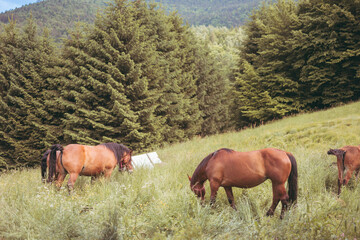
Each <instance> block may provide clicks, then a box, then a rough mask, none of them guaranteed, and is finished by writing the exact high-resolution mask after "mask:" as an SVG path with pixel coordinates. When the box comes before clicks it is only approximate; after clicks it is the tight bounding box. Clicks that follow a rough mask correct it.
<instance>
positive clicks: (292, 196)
mask: <svg viewBox="0 0 360 240" xmlns="http://www.w3.org/2000/svg"><path fill="white" fill-rule="evenodd" d="M286 155H287V156H288V157H289V159H290V162H291V171H290V175H289V178H288V195H289V202H290V204H292V203H295V202H296V199H297V193H298V170H297V163H296V159H295V157H294V156H293V155H292V154H291V153H286Z"/></svg>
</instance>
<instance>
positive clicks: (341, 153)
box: [327, 149, 346, 173]
mask: <svg viewBox="0 0 360 240" xmlns="http://www.w3.org/2000/svg"><path fill="white" fill-rule="evenodd" d="M345 153H346V151H345V150H342V149H330V150H329V151H328V152H327V154H328V155H335V156H336V158H337V159H338V162H339V163H340V169H341V170H342V172H343V173H344V171H345V164H344V160H345Z"/></svg>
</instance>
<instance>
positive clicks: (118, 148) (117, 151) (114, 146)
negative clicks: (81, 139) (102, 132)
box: [100, 142, 130, 163]
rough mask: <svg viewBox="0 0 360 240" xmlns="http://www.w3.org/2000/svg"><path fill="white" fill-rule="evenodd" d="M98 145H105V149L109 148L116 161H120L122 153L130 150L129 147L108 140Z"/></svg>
mask: <svg viewBox="0 0 360 240" xmlns="http://www.w3.org/2000/svg"><path fill="white" fill-rule="evenodd" d="M100 145H102V146H105V147H106V148H107V149H109V150H111V151H112V152H113V153H114V155H115V158H116V161H117V162H118V163H119V162H120V160H121V158H122V157H123V155H124V153H129V152H130V149H129V148H128V147H126V146H125V145H123V144H118V143H113V142H109V143H102V144H100Z"/></svg>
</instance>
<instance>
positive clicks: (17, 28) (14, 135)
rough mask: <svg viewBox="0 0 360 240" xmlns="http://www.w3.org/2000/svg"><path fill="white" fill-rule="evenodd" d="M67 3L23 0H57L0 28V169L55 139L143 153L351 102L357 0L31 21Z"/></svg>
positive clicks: (110, 8)
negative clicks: (197, 13) (205, 13)
mask: <svg viewBox="0 0 360 240" xmlns="http://www.w3.org/2000/svg"><path fill="white" fill-rule="evenodd" d="M75 2H82V1H71V0H47V1H41V2H38V3H36V4H34V5H28V6H26V7H25V8H31V7H34V6H38V7H39V9H40V6H41V4H45V3H46V4H47V3H49V4H54V6H55V7H54V8H45V10H46V11H48V12H49V13H46V12H44V13H43V14H40V15H39V13H36V11H30V12H31V14H29V9H28V10H22V9H17V10H15V11H14V13H15V12H16V11H18V12H19V13H21V11H25V12H24V17H23V18H24V19H26V20H25V22H24V21H22V20H20V18H19V17H17V16H16V15H15V14H14V15H13V17H11V18H10V19H9V22H8V23H6V24H4V25H3V26H2V27H1V32H0V169H8V168H14V167H22V166H36V165H37V164H39V161H40V156H41V153H42V152H43V151H45V150H46V149H47V148H48V147H49V146H51V145H52V144H54V143H62V144H69V143H83V144H98V143H101V142H109V141H113V142H119V143H123V144H126V145H128V146H130V147H131V148H133V149H135V150H136V151H137V152H141V151H145V150H149V149H153V148H156V147H159V146H161V145H163V144H166V143H173V142H179V141H184V140H185V139H190V138H192V137H194V136H196V135H201V136H206V135H211V134H216V133H219V132H224V131H229V130H233V129H241V128H243V127H246V126H249V125H252V124H260V123H263V122H267V121H271V120H274V119H279V118H282V117H284V116H287V115H290V114H296V113H300V112H306V111H313V110H317V109H322V108H328V107H331V106H334V105H338V104H342V103H347V102H350V101H356V100H358V99H359V96H360V84H359V83H360V82H359V79H360V64H359V63H360V58H359V55H360V46H359V44H360V41H359V40H360V39H359V38H360V19H359V13H360V1H359V0H351V1H350V0H348V1H330V0H322V1H318V0H316V1H315V0H307V1H305V0H304V1H291V0H279V1H277V2H275V3H267V4H262V5H260V7H259V8H258V9H257V10H256V11H254V12H253V13H252V14H251V15H250V17H249V21H248V22H247V23H246V24H245V25H243V26H241V27H233V28H230V29H229V28H227V27H214V26H192V27H190V26H189V25H186V24H184V20H183V19H182V18H181V16H180V15H178V14H176V13H171V12H169V11H165V9H164V8H163V7H159V6H158V5H157V4H155V3H151V4H148V3H147V2H146V1H143V0H137V1H125V0H115V1H113V2H110V3H109V5H107V6H105V8H104V9H103V10H102V11H101V12H99V13H98V14H96V17H95V18H94V19H93V20H91V19H89V23H88V24H84V23H82V24H75V25H74V26H73V27H71V28H70V29H67V30H66V33H65V32H61V31H59V32H58V33H56V31H55V35H54V32H53V30H54V29H55V27H56V24H60V25H61V24H63V23H66V22H67V20H66V18H65V17H62V18H60V19H58V18H56V17H51V19H52V20H55V22H51V21H50V20H48V19H43V20H40V21H39V16H40V17H41V16H43V17H46V16H49V15H51V16H57V13H59V12H64V10H63V11H60V10H59V8H58V7H61V6H62V9H64V7H65V6H66V7H70V8H71V6H73V5H72V4H74V3H75ZM87 2H88V1H87ZM90 2H92V3H100V2H101V1H96V0H94V1H90ZM164 2H165V1H164ZM204 2H205V1H199V3H202V4H204ZM218 2H219V1H208V4H211V3H214V5H209V6H213V7H214V8H212V9H216V6H217V5H216V4H218ZM233 2H235V1H229V4H224V5H226V7H231V6H232V3H233ZM182 3H183V4H184V5H186V4H189V3H190V1H182ZM200 5H201V4H200ZM49 6H50V5H49ZM204 6H205V5H204ZM87 7H88V6H87V5H86V4H83V5H82V7H81V8H78V9H82V10H84V9H87ZM226 7H224V8H226ZM90 8H91V7H89V9H90ZM232 8H233V10H234V14H233V15H231V16H232V17H234V19H236V18H238V19H239V20H238V21H239V23H242V22H243V20H241V19H242V18H241V17H240V16H241V15H242V14H243V13H239V12H238V10H237V9H236V8H235V7H232ZM73 9H74V11H75V9H76V10H77V8H73ZM189 9H190V8H189ZM191 9H192V10H194V9H196V8H195V7H193V8H191ZM209 9H211V8H210V7H209ZM89 11H90V12H91V11H92V10H89ZM65 12H66V13H67V14H71V10H68V11H65ZM75 12H77V11H75ZM85 12H86V11H85ZM179 12H180V11H179ZM209 12H210V13H211V11H210V10H209ZM92 13H94V12H92ZM26 14H27V16H26ZM94 14H95V13H94ZM20 15H21V14H20ZM20 15H19V16H20ZM90 15H91V14H88V16H90ZM1 16H4V15H1ZM93 16H94V15H93ZM209 16H211V14H209ZM70 18H73V17H70ZM79 18H80V17H79ZM16 19H17V20H16ZM212 19H216V18H215V17H213V18H212ZM226 19H227V16H225V15H224V21H225V22H227V21H228V20H226ZM229 19H230V18H229ZM82 20H84V19H82ZM45 22H48V23H47V24H44V25H41V23H45ZM208 24H211V23H208ZM219 24H220V23H219ZM224 25H225V24H224ZM231 25H232V24H231ZM52 27H54V28H52ZM59 36H60V37H59ZM61 37H64V38H62V39H61Z"/></svg>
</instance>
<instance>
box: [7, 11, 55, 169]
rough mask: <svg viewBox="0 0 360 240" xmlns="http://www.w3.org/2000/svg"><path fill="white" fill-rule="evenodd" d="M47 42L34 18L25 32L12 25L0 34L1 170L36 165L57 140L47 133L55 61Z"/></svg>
mask: <svg viewBox="0 0 360 240" xmlns="http://www.w3.org/2000/svg"><path fill="white" fill-rule="evenodd" d="M46 42H49V40H48V39H47V38H46V36H44V37H39V36H38V34H37V27H36V25H35V24H34V22H33V20H32V18H31V16H30V18H29V19H28V23H27V24H26V26H24V28H23V31H22V32H20V31H18V29H17V27H16V24H15V22H14V21H11V22H10V23H9V24H7V25H6V26H5V31H4V32H2V33H1V45H0V50H1V58H2V61H1V65H0V76H1V77H0V79H1V82H2V84H1V85H2V87H1V88H2V89H1V99H0V103H1V104H0V106H1V107H0V112H1V123H0V127H1V128H0V139H1V140H0V141H1V142H2V144H1V147H0V148H1V151H0V152H1V156H0V162H1V165H0V167H1V168H4V167H6V168H8V167H20V166H33V165H36V164H37V163H38V162H39V159H40V156H41V152H42V151H43V150H44V149H45V148H46V146H47V145H48V143H49V142H51V141H52V140H54V139H56V136H54V135H52V134H50V131H49V129H48V126H49V125H51V123H52V121H51V117H50V116H49V115H48V112H47V111H46V107H45V104H44V96H45V94H46V90H47V87H48V82H47V78H48V77H49V74H50V72H51V71H50V72H49V69H51V68H52V63H53V60H52V59H53V58H55V56H54V54H52V53H53V49H52V48H51V46H50V45H49V44H45V43H46ZM44 47H47V52H45V51H44ZM49 53H50V55H48V54H49Z"/></svg>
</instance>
